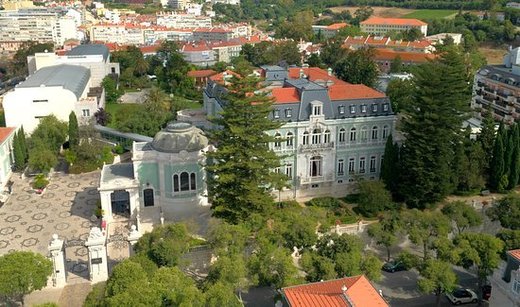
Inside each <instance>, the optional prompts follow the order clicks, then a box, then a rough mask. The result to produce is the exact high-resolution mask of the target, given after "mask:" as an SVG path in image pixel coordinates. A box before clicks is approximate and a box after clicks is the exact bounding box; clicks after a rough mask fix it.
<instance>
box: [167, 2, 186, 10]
mask: <svg viewBox="0 0 520 307" xmlns="http://www.w3.org/2000/svg"><path fill="white" fill-rule="evenodd" d="M190 2H191V1H190V0H168V6H170V7H171V8H172V9H174V10H185V9H186V7H187V6H188V4H190Z"/></svg>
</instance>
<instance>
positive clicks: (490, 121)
mask: <svg viewBox="0 0 520 307" xmlns="http://www.w3.org/2000/svg"><path fill="white" fill-rule="evenodd" d="M495 135H496V131H495V120H494V118H493V111H492V109H491V108H489V109H488V110H487V112H486V113H485V114H484V118H483V119H482V129H481V130H480V134H479V136H478V138H477V140H478V141H479V142H480V144H481V147H482V150H483V151H484V153H485V164H484V170H485V174H486V178H487V181H489V176H490V163H491V159H492V157H493V143H494V142H495Z"/></svg>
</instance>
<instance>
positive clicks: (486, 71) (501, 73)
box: [478, 65, 520, 86]
mask: <svg viewBox="0 0 520 307" xmlns="http://www.w3.org/2000/svg"><path fill="white" fill-rule="evenodd" d="M478 74H479V75H482V76H485V77H488V78H491V79H494V80H496V81H499V82H503V83H507V82H506V81H508V79H509V81H511V82H512V84H511V85H514V86H520V75H517V74H514V73H513V72H512V70H511V68H507V67H505V66H504V65H487V66H484V67H482V68H481V69H480V70H479V72H478Z"/></svg>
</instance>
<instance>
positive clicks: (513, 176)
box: [508, 124, 520, 190]
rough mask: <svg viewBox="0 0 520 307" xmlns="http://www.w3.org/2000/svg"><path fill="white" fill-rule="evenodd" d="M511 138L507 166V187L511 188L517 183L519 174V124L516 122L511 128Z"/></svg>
mask: <svg viewBox="0 0 520 307" xmlns="http://www.w3.org/2000/svg"><path fill="white" fill-rule="evenodd" d="M511 134H512V139H513V147H514V148H513V153H512V155H511V167H510V168H509V180H508V184H509V186H508V189H509V190H512V189H514V188H515V187H516V185H517V184H518V177H519V176H520V126H519V125H518V124H516V125H514V127H512V128H511Z"/></svg>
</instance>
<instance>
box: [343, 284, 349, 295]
mask: <svg viewBox="0 0 520 307" xmlns="http://www.w3.org/2000/svg"><path fill="white" fill-rule="evenodd" d="M347 290H348V288H347V286H345V285H343V287H341V292H343V294H346V293H347Z"/></svg>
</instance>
